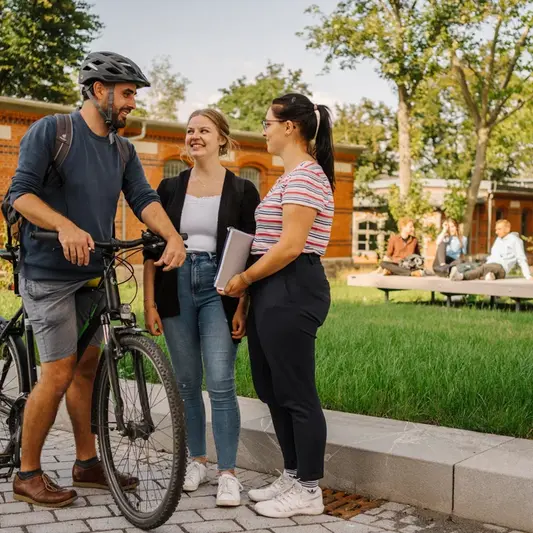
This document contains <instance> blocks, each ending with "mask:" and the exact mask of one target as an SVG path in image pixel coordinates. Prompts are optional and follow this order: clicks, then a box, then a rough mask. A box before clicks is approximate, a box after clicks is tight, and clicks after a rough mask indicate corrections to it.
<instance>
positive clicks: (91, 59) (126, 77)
mask: <svg viewBox="0 0 533 533" xmlns="http://www.w3.org/2000/svg"><path fill="white" fill-rule="evenodd" d="M95 81H103V82H106V83H135V85H137V87H150V82H149V81H148V79H147V78H146V76H145V75H144V74H143V73H142V71H141V69H140V68H139V67H138V66H137V65H136V64H135V63H134V62H133V61H131V59H128V58H127V57H124V56H121V55H120V54H115V53H113V52H92V53H90V54H89V55H88V56H87V57H86V58H85V59H84V60H83V63H82V64H81V68H80V73H79V76H78V82H79V84H80V85H82V86H87V85H92V83H94V82H95Z"/></svg>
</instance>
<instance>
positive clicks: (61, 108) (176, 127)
mask: <svg viewBox="0 0 533 533" xmlns="http://www.w3.org/2000/svg"><path fill="white" fill-rule="evenodd" d="M1 109H9V110H13V111H22V112H26V113H32V112H33V113H39V114H51V113H71V112H72V111H74V109H75V108H74V107H72V106H68V105H63V104H52V103H50V102H42V101H38V100H29V99H24V98H12V97H10V96H0V110H1ZM143 125H144V126H145V127H146V130H150V131H166V132H169V131H170V132H175V133H182V134H184V133H185V130H186V128H187V125H186V124H185V123H183V122H174V121H166V120H154V119H150V118H144V117H137V116H129V117H128V119H127V123H126V127H127V128H142V127H143ZM231 134H232V137H234V138H235V139H236V140H237V141H239V142H250V143H254V144H256V143H259V144H265V139H264V137H263V135H262V134H261V133H255V132H250V131H237V130H233V131H232V133H231ZM365 149H366V147H365V146H360V145H353V144H341V143H339V144H335V150H336V151H337V152H339V153H343V154H348V155H354V156H357V155H359V154H360V153H361V152H363V151H364V150H365Z"/></svg>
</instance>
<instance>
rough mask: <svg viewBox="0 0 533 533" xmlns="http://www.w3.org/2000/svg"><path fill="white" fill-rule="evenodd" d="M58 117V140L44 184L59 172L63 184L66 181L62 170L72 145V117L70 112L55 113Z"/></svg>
mask: <svg viewBox="0 0 533 533" xmlns="http://www.w3.org/2000/svg"><path fill="white" fill-rule="evenodd" d="M55 119H56V141H55V146H54V152H53V154H52V162H51V163H50V166H49V167H48V170H47V171H46V174H45V176H44V181H43V185H45V186H46V184H47V183H48V181H49V179H50V177H51V175H52V174H53V173H55V174H57V176H58V177H59V180H60V183H61V185H63V183H64V182H65V177H64V176H63V174H62V173H61V172H60V170H61V166H62V165H63V162H64V161H65V159H66V158H67V155H68V153H69V151H70V147H71V146H72V117H71V116H70V114H68V115H65V114H62V113H56V114H55Z"/></svg>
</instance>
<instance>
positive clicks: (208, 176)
mask: <svg viewBox="0 0 533 533" xmlns="http://www.w3.org/2000/svg"><path fill="white" fill-rule="evenodd" d="M231 145H232V139H231V137H230V133H229V126H228V122H227V120H226V118H225V117H224V115H222V113H220V112H218V111H216V110H214V109H201V110H199V111H195V112H194V113H192V115H191V116H190V118H189V120H188V123H187V131H186V136H185V148H186V151H187V154H188V156H189V157H190V158H191V159H192V161H193V163H194V165H193V167H192V168H191V169H187V170H185V171H183V172H181V173H180V174H179V175H178V176H176V177H173V178H168V179H164V180H163V181H162V182H161V184H160V185H159V187H158V193H159V196H160V198H161V203H162V204H163V207H164V209H165V210H166V212H167V214H168V215H169V217H170V219H171V220H172V222H173V224H174V226H175V227H176V229H177V230H178V231H180V232H184V233H187V234H188V240H187V247H188V248H187V258H186V260H185V263H184V265H183V266H182V267H181V268H180V269H178V270H177V271H171V272H165V271H164V270H162V269H161V268H156V267H155V266H154V259H157V258H156V257H154V256H152V255H151V254H150V253H146V255H145V267H144V309H145V320H146V325H147V327H148V329H149V330H150V332H151V333H152V334H153V335H160V334H161V333H163V332H164V334H165V339H166V342H167V345H168V349H169V352H170V356H171V359H172V364H173V367H174V371H175V373H176V378H177V381H178V385H179V389H180V393H181V397H182V398H183V401H184V405H185V416H186V426H187V445H188V448H189V455H190V457H191V460H190V462H189V464H188V467H187V472H186V475H185V483H184V486H183V488H184V490H185V491H189V492H191V491H194V490H196V489H197V488H198V487H199V485H200V484H201V483H205V482H206V481H207V468H206V463H207V457H206V421H205V407H204V402H203V397H202V380H203V377H204V369H205V382H206V387H207V392H208V394H209V398H210V401H211V411H212V420H213V435H214V440H215V446H216V451H217V458H218V470H219V474H220V475H219V482H218V492H217V500H216V502H217V505H220V506H237V505H240V501H241V499H240V490H241V489H242V487H241V485H240V483H239V481H238V480H237V478H236V477H235V462H236V457H237V446H238V442H239V432H240V414H239V405H238V403H237V396H236V391H235V360H236V354H237V345H238V342H239V340H240V339H241V338H242V337H243V336H244V335H245V322H246V313H245V308H246V300H245V297H244V296H243V297H242V298H240V299H239V300H236V299H234V298H229V297H225V296H222V297H221V296H220V295H219V294H218V293H217V291H216V289H215V287H214V279H215V275H216V272H217V265H218V260H219V259H220V257H221V254H222V250H223V247H224V242H225V238H226V233H227V228H228V227H229V226H233V227H235V228H237V229H240V230H242V231H244V232H247V233H250V234H253V233H254V232H255V220H254V211H255V208H256V207H257V205H258V203H259V194H258V192H257V190H256V188H255V186H254V185H253V184H252V183H251V182H250V181H248V180H244V179H241V178H239V177H237V176H235V174H233V173H232V172H230V171H229V170H227V169H226V168H224V166H223V165H222V163H221V162H220V157H221V156H222V155H224V154H226V153H227V152H228V150H229V148H230V147H231Z"/></svg>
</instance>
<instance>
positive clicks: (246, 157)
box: [0, 109, 355, 258]
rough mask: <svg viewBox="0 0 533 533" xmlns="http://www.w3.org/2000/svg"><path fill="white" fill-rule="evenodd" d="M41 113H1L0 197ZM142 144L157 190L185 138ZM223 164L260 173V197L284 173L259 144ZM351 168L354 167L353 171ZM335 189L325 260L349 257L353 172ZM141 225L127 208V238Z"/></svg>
mask: <svg viewBox="0 0 533 533" xmlns="http://www.w3.org/2000/svg"><path fill="white" fill-rule="evenodd" d="M44 115H45V113H44V112H41V113H39V112H35V113H25V112H19V111H13V110H2V109H0V126H5V125H7V126H10V127H11V138H10V139H6V140H4V139H0V195H1V196H3V195H4V194H5V192H6V191H7V188H8V186H9V182H10V179H11V177H12V176H13V174H14V173H15V170H16V167H17V158H18V146H19V143H20V140H21V138H22V136H23V135H24V133H25V132H26V130H27V129H28V127H29V126H30V125H31V124H32V123H33V122H34V121H35V120H37V119H39V118H41V117H42V116H44ZM139 134H140V130H138V129H132V128H126V131H125V135H126V136H133V135H139ZM142 142H148V143H157V145H158V147H157V154H146V153H142V152H141V151H139V157H140V159H141V162H142V164H143V168H144V171H145V173H146V177H147V179H148V181H149V182H150V185H151V186H152V187H154V188H157V186H158V185H159V183H160V182H161V180H162V179H163V168H164V164H165V162H166V161H168V160H170V159H179V158H180V154H181V152H182V150H183V142H184V134H183V133H181V132H179V131H175V130H172V129H169V130H168V131H165V130H154V131H153V132H151V131H150V130H148V132H147V134H146V136H145V137H144V138H143V139H142ZM336 161H338V162H345V163H350V164H352V165H354V164H355V157H354V156H353V155H351V154H348V153H337V154H336ZM224 164H225V165H226V166H227V168H229V169H230V170H231V171H233V172H235V173H236V174H238V173H239V169H240V168H242V167H244V166H251V167H255V168H257V169H258V170H259V171H260V172H261V182H260V193H261V197H263V196H264V195H265V194H266V193H267V191H268V190H269V188H270V187H271V186H272V185H273V184H274V182H275V181H276V179H277V178H278V177H279V176H280V174H281V173H282V171H283V169H282V168H281V167H278V166H274V165H273V162H272V156H271V155H270V154H268V153H267V151H266V148H265V145H264V143H261V142H259V141H255V140H250V141H245V142H244V141H240V142H239V150H238V151H236V152H235V161H227V162H224ZM352 168H353V167H352ZM336 176H337V189H336V192H335V218H334V221H333V230H332V236H331V242H330V245H329V247H328V251H327V256H328V257H344V258H349V257H350V256H351V247H352V210H353V207H352V199H353V172H336ZM122 218H123V210H122V202H120V203H119V205H118V209H117V217H116V233H117V236H122V235H123V233H122ZM143 227H144V226H143V224H142V223H141V222H140V221H139V220H137V218H136V217H135V216H134V215H133V213H132V212H131V210H130V209H129V207H126V234H125V235H126V238H128V239H130V238H136V237H138V236H139V234H140V232H141V231H142V229H143Z"/></svg>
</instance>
